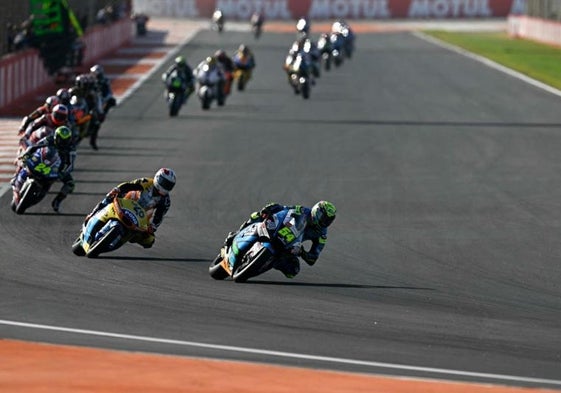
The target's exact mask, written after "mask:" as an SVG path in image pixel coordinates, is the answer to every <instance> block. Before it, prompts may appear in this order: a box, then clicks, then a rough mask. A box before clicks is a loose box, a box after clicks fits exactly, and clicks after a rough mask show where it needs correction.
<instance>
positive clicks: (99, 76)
mask: <svg viewBox="0 0 561 393" xmlns="http://www.w3.org/2000/svg"><path fill="white" fill-rule="evenodd" d="M90 72H91V73H92V75H93V76H94V78H95V80H96V82H97V89H98V92H99V95H100V98H101V105H102V108H103V114H104V115H107V113H109V110H110V109H111V108H112V107H114V106H115V105H117V100H116V99H115V97H114V96H113V89H111V81H110V80H109V78H107V76H105V71H104V70H103V67H102V66H101V65H99V64H96V65H94V66H92V67H91V68H90Z"/></svg>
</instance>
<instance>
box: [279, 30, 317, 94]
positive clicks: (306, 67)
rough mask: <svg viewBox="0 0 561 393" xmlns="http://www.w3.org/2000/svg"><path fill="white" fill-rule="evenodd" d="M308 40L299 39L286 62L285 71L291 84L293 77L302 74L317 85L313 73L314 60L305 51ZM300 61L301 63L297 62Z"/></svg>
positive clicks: (291, 48)
mask: <svg viewBox="0 0 561 393" xmlns="http://www.w3.org/2000/svg"><path fill="white" fill-rule="evenodd" d="M305 44H306V38H299V39H297V40H296V41H294V43H293V44H292V46H291V47H290V49H289V50H288V54H287V55H286V58H285V61H284V66H283V68H284V70H285V71H286V74H287V77H288V83H289V84H291V75H292V74H298V73H302V74H305V75H307V76H309V77H310V81H311V83H312V84H315V80H314V78H313V75H312V72H310V71H311V70H312V69H313V66H312V58H311V55H310V53H309V52H306V51H305ZM298 59H300V61H297V60H298Z"/></svg>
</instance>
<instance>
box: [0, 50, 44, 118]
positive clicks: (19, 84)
mask: <svg viewBox="0 0 561 393" xmlns="http://www.w3.org/2000/svg"><path fill="white" fill-rule="evenodd" d="M50 80H51V77H50V76H49V74H47V71H45V68H44V67H43V60H41V58H40V57H39V51H37V50H36V49H27V50H25V51H23V52H18V53H15V54H10V55H7V56H4V57H3V58H2V59H1V60H0V108H2V107H4V106H6V105H8V104H10V103H11V102H13V101H15V100H17V99H18V98H20V97H23V96H24V95H26V94H28V93H29V92H32V91H34V90H36V89H38V88H39V87H41V86H43V85H45V84H46V83H48V82H49V81H50Z"/></svg>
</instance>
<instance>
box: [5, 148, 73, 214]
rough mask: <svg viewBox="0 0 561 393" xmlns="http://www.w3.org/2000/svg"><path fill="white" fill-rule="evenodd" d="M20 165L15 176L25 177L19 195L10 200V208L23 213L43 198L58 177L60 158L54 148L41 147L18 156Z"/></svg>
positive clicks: (17, 212)
mask: <svg viewBox="0 0 561 393" xmlns="http://www.w3.org/2000/svg"><path fill="white" fill-rule="evenodd" d="M20 160H21V167H20V169H19V171H18V174H17V176H22V177H25V181H24V182H23V185H22V186H21V188H20V190H19V197H17V198H14V199H13V200H12V206H11V207H12V210H13V211H14V212H16V214H23V213H25V210H26V209H28V208H29V207H31V206H33V205H36V204H38V203H39V202H41V200H43V198H45V195H47V192H48V191H49V189H50V188H51V186H52V184H53V183H54V182H55V181H56V180H57V179H58V178H59V173H60V172H59V168H60V165H61V163H62V161H61V158H60V156H59V154H58V152H57V150H56V149H55V148H52V147H48V146H45V147H42V148H40V149H37V150H36V151H35V152H34V153H33V154H32V155H31V156H29V157H26V156H23V157H20Z"/></svg>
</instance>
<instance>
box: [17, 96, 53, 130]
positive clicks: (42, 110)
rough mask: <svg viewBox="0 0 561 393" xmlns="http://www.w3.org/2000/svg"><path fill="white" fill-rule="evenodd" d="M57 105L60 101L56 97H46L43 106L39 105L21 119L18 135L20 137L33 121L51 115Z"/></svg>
mask: <svg viewBox="0 0 561 393" xmlns="http://www.w3.org/2000/svg"><path fill="white" fill-rule="evenodd" d="M58 104H60V100H59V98H58V97H57V96H56V95H54V96H49V97H47V99H46V100H45V103H44V104H43V105H41V106H40V107H38V108H37V109H35V110H34V111H33V112H31V113H30V114H29V115H27V116H25V117H24V118H23V119H22V121H21V125H20V127H19V129H18V135H22V134H23V133H24V132H25V130H26V129H27V127H28V126H29V125H30V124H31V123H32V122H33V121H34V120H37V119H38V118H40V117H41V116H43V115H47V114H49V113H51V111H52V110H53V108H54V107H55V106H56V105H58Z"/></svg>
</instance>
